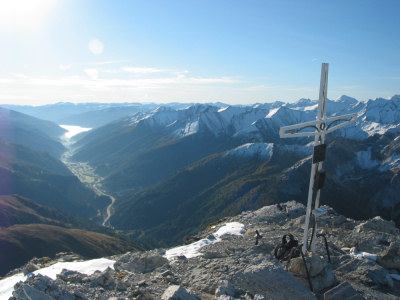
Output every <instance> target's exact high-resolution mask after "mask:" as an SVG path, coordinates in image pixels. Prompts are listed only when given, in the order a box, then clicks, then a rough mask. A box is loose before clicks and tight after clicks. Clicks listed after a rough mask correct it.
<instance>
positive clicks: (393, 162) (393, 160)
mask: <svg viewBox="0 0 400 300" xmlns="http://www.w3.org/2000/svg"><path fill="white" fill-rule="evenodd" d="M397 167H400V155H391V156H390V157H389V158H388V159H386V160H385V161H384V162H383V163H382V165H381V166H380V167H379V171H382V172H383V171H389V170H391V169H394V168H397Z"/></svg>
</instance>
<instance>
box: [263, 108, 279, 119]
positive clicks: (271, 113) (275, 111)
mask: <svg viewBox="0 0 400 300" xmlns="http://www.w3.org/2000/svg"><path fill="white" fill-rule="evenodd" d="M279 109H280V107H277V108H274V109H271V110H270V111H269V113H268V115H266V116H265V118H267V119H269V118H272V116H273V115H275V114H276V113H277V111H278V110H279Z"/></svg>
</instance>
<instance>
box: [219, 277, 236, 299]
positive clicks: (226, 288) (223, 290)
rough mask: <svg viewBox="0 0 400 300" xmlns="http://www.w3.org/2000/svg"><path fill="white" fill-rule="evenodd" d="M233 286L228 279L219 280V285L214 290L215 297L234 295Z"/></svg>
mask: <svg viewBox="0 0 400 300" xmlns="http://www.w3.org/2000/svg"><path fill="white" fill-rule="evenodd" d="M235 294H236V290H235V287H234V286H233V285H232V283H230V282H229V281H228V280H221V282H220V284H219V286H218V287H217V289H216V290H215V298H217V299H218V297H220V296H224V295H225V296H232V297H235Z"/></svg>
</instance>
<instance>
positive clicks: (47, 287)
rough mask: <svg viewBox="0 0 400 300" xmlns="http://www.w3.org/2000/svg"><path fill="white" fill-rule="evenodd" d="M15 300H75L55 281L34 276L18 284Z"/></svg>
mask: <svg viewBox="0 0 400 300" xmlns="http://www.w3.org/2000/svg"><path fill="white" fill-rule="evenodd" d="M13 297H14V298H15V300H30V299H43V300H47V299H60V300H75V299H76V297H75V296H73V295H72V294H71V293H70V292H69V291H67V290H66V289H63V288H61V287H59V286H58V285H57V284H56V283H55V282H54V280H52V279H51V278H49V277H47V276H43V275H40V274H39V275H33V276H31V277H29V278H28V279H27V280H26V281H25V282H24V283H22V282H21V283H17V284H16V285H15V290H14V292H13Z"/></svg>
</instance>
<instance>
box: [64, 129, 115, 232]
mask: <svg viewBox="0 0 400 300" xmlns="http://www.w3.org/2000/svg"><path fill="white" fill-rule="evenodd" d="M62 127H63V128H65V129H67V130H69V127H74V130H75V131H78V133H79V128H78V129H77V128H76V127H79V126H62ZM84 129H87V128H84ZM83 131H86V130H83ZM81 132H82V131H81ZM72 136H73V135H71V134H70V132H67V133H66V134H65V136H64V137H63V139H62V143H63V144H64V146H65V147H66V148H67V151H65V153H64V154H63V155H62V157H61V161H62V162H63V163H64V164H65V165H66V166H67V167H68V169H69V170H70V171H71V172H72V173H73V174H74V175H75V176H76V177H78V179H79V180H80V181H81V182H82V183H83V184H85V185H86V186H87V187H89V188H91V189H92V190H93V191H94V192H95V193H96V194H97V195H99V196H105V197H108V198H110V200H111V203H110V204H109V205H108V206H107V208H106V213H105V215H104V214H103V213H102V212H99V214H100V215H102V217H103V223H102V225H103V226H105V227H111V228H112V226H111V224H110V222H109V220H110V217H111V216H112V213H113V210H112V208H113V205H114V203H115V197H113V196H111V195H109V194H107V192H106V191H104V189H103V188H102V185H101V182H102V181H103V178H102V177H101V176H99V175H98V174H96V172H95V170H94V169H93V168H92V167H91V166H90V165H89V164H88V163H84V162H73V161H71V156H72V147H71V145H72V144H71V137H72Z"/></svg>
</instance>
